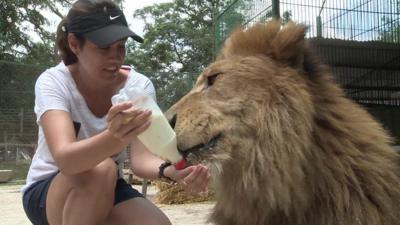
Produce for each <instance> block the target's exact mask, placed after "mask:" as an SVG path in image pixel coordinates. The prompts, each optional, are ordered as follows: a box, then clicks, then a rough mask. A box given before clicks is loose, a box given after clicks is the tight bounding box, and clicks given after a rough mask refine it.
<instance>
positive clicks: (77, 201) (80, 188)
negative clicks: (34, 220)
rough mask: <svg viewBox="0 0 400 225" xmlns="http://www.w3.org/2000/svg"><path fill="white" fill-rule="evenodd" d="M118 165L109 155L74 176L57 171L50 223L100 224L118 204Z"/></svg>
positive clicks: (51, 191)
mask: <svg viewBox="0 0 400 225" xmlns="http://www.w3.org/2000/svg"><path fill="white" fill-rule="evenodd" d="M117 175H118V174H117V166H116V164H115V162H114V161H113V160H112V159H106V160H104V161H103V162H101V163H100V164H98V165H97V166H96V167H95V168H93V169H91V170H89V171H87V172H84V173H81V174H77V175H73V176H67V175H64V174H62V173H59V174H57V176H56V177H55V178H54V179H53V181H52V182H51V184H50V187H49V192H48V194H47V200H46V213H47V218H48V221H49V224H50V225H98V224H100V223H102V222H103V221H104V220H105V219H106V218H107V216H108V215H109V213H110V212H111V209H112V208H113V205H114V191H115V185H116V180H117V177H118V176H117Z"/></svg>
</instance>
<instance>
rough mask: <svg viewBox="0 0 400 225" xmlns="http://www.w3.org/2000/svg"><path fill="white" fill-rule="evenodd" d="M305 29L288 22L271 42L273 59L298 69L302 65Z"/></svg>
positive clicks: (302, 26)
mask: <svg viewBox="0 0 400 225" xmlns="http://www.w3.org/2000/svg"><path fill="white" fill-rule="evenodd" d="M305 32H306V27H305V26H304V25H297V24H295V23H293V22H289V23H288V24H287V25H285V26H284V27H283V28H282V29H281V30H280V31H279V32H278V33H277V34H276V36H275V38H274V39H273V40H271V47H272V48H273V53H272V54H273V58H274V59H275V60H277V61H280V62H284V63H287V64H289V65H291V66H294V67H298V66H301V64H302V63H303V57H304V49H305V41H304V36H305Z"/></svg>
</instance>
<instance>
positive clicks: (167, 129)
mask: <svg viewBox="0 0 400 225" xmlns="http://www.w3.org/2000/svg"><path fill="white" fill-rule="evenodd" d="M128 100H132V101H133V102H134V106H135V107H137V108H141V109H150V110H151V111H152V115H151V125H150V127H148V128H147V129H146V130H145V131H144V132H142V133H141V134H139V135H138V138H139V140H140V141H141V142H142V143H143V144H144V145H145V146H146V147H147V148H148V149H149V150H150V151H151V152H153V153H154V154H156V155H158V156H160V157H161V158H163V159H166V160H169V161H171V162H172V163H177V162H179V161H180V160H181V159H182V156H181V155H180V154H179V152H178V148H177V143H176V135H175V132H174V130H173V129H172V128H171V126H170V125H169V123H168V120H167V119H166V118H165V116H164V114H163V113H162V111H161V109H160V108H159V107H158V105H157V104H156V103H155V101H154V100H153V98H152V97H151V96H149V95H147V94H146V93H145V92H144V90H143V89H139V88H136V87H129V86H128V87H125V88H122V89H121V90H120V91H119V93H118V94H116V95H114V96H113V97H112V98H111V101H112V103H113V104H116V103H120V102H123V101H128Z"/></svg>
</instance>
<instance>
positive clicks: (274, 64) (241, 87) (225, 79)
mask: <svg viewBox="0 0 400 225" xmlns="http://www.w3.org/2000/svg"><path fill="white" fill-rule="evenodd" d="M304 36H305V27H304V26H302V25H297V24H294V23H289V24H288V25H286V26H284V27H282V26H281V24H280V23H279V22H277V21H273V22H269V23H266V24H257V25H255V26H253V27H251V28H249V29H247V30H237V31H236V32H234V33H233V34H232V35H231V36H230V37H229V38H228V39H227V41H226V42H225V45H224V47H223V49H222V50H221V53H220V55H219V56H218V58H217V60H216V61H215V62H214V63H212V64H211V65H210V66H208V67H207V68H206V69H205V70H204V71H203V73H202V74H200V76H199V77H198V79H197V82H196V84H195V86H194V87H193V89H192V90H191V91H190V92H189V93H188V94H187V95H186V96H184V97H183V98H182V99H181V100H180V101H179V102H177V103H176V104H175V105H174V106H173V107H171V108H170V109H169V110H168V112H167V113H166V115H167V116H168V117H169V119H170V120H171V123H172V124H173V125H174V129H175V131H176V134H177V138H178V147H179V149H180V150H181V151H182V152H183V154H185V155H187V157H188V159H189V161H191V162H198V161H202V162H205V163H207V164H208V165H209V167H210V169H211V170H212V173H213V177H214V178H215V181H216V193H217V199H218V201H217V205H216V207H215V210H214V213H213V216H212V218H213V220H214V221H215V222H217V224H226V225H228V224H275V225H276V224H325V225H326V224H332V225H333V224H335V225H336V224H386V223H383V222H382V221H384V220H385V221H390V222H393V223H392V224H395V223H394V221H395V218H397V219H398V215H399V212H400V208H399V205H400V204H399V203H400V176H399V171H400V168H399V165H398V156H397V155H396V154H395V152H394V151H393V150H392V149H391V148H390V146H389V144H390V138H389V137H388V136H387V135H386V133H385V132H384V131H383V129H382V128H381V126H380V125H379V124H378V123H377V122H375V121H374V119H373V118H372V117H371V116H370V115H369V114H368V113H367V112H366V111H365V110H363V109H362V108H361V107H359V106H358V105H356V104H354V103H353V102H352V101H350V100H348V99H346V98H345V97H344V93H343V91H342V90H341V89H340V88H339V87H338V86H337V85H336V84H335V83H334V81H333V79H332V76H331V75H330V74H329V71H328V70H327V69H326V68H325V67H324V66H321V65H320V64H319V63H317V62H316V61H315V60H314V59H313V57H312V56H313V55H312V53H311V52H310V49H309V47H308V44H307V42H306V41H305V40H304ZM382 177H384V178H382ZM376 179H379V180H378V181H377V180H376ZM389 186H392V187H393V186H395V188H392V189H391V190H389V188H388V187H389ZM377 193H378V194H377ZM375 196H376V197H375ZM353 204H354V206H353ZM382 209H385V210H387V212H385V213H384V212H383V210H382ZM394 210H397V211H394ZM394 212H396V213H394ZM365 214H369V215H374V216H365ZM377 218H378V219H377ZM398 223H399V222H398V221H396V224H398ZM387 224H390V223H387Z"/></svg>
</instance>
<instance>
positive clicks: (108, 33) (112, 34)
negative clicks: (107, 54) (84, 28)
mask: <svg viewBox="0 0 400 225" xmlns="http://www.w3.org/2000/svg"><path fill="white" fill-rule="evenodd" d="M84 37H85V38H87V39H89V41H91V42H93V43H94V44H96V45H97V46H98V47H100V48H105V47H108V46H110V45H111V44H112V43H114V42H116V41H119V40H121V39H124V38H127V37H132V38H133V40H135V41H137V42H140V43H143V38H142V37H140V36H139V35H137V34H135V33H133V31H131V30H130V29H129V28H128V27H126V26H121V25H115V24H112V25H109V26H106V27H103V28H100V29H98V30H94V31H91V32H88V33H85V34H84Z"/></svg>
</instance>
